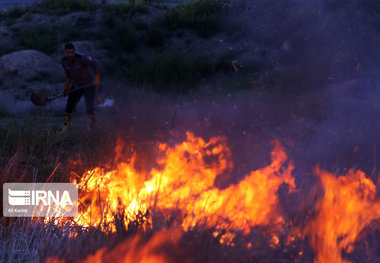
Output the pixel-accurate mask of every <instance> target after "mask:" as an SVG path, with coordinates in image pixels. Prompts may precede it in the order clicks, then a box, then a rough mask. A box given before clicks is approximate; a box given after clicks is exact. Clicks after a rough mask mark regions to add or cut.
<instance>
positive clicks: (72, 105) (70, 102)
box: [63, 90, 83, 131]
mask: <svg viewBox="0 0 380 263" xmlns="http://www.w3.org/2000/svg"><path fill="white" fill-rule="evenodd" d="M82 94H83V90H78V91H74V92H71V93H70V94H69V97H68V98H67V103H66V109H65V123H64V126H63V130H64V131H66V129H67V127H68V126H69V124H70V122H71V116H72V114H73V111H75V109H76V106H77V104H78V102H79V100H80V97H81V96H82Z"/></svg>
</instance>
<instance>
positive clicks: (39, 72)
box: [0, 50, 65, 83]
mask: <svg viewBox="0 0 380 263" xmlns="http://www.w3.org/2000/svg"><path fill="white" fill-rule="evenodd" d="M0 76H1V78H2V79H16V78H17V79H19V80H20V79H22V80H24V81H26V82H33V81H43V82H51V83H56V82H61V81H64V78H65V75H64V71H63V68H62V66H61V65H60V63H59V62H58V61H55V60H53V59H52V58H51V57H49V56H47V55H46V54H44V53H42V52H39V51H36V50H21V51H17V52H13V53H10V54H7V55H4V56H2V57H0Z"/></svg>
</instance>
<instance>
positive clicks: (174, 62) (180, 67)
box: [128, 53, 213, 91]
mask: <svg viewBox="0 0 380 263" xmlns="http://www.w3.org/2000/svg"><path fill="white" fill-rule="evenodd" d="M212 70H213V69H212V66H211V65H210V64H209V63H208V61H207V60H205V59H204V58H200V57H190V56H187V57H184V56H181V55H178V54H175V53H164V54H160V55H158V56H157V57H155V58H154V59H152V60H151V61H144V62H140V63H139V64H137V65H134V66H133V67H132V68H131V69H129V71H128V75H129V77H130V78H131V79H132V80H134V81H135V82H136V83H138V84H144V83H146V84H154V85H157V87H156V89H157V90H158V91H166V89H167V88H170V87H169V86H167V87H165V86H164V85H167V84H180V83H185V82H186V83H193V82H197V80H199V79H200V78H202V77H205V76H208V75H210V74H211V73H212Z"/></svg>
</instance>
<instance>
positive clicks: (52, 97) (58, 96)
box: [46, 85, 91, 101]
mask: <svg viewBox="0 0 380 263" xmlns="http://www.w3.org/2000/svg"><path fill="white" fill-rule="evenodd" d="M88 87H91V85H90V86H85V87H79V88H75V89H72V90H69V92H67V94H70V93H72V92H75V91H77V90H80V89H84V88H88ZM63 96H65V94H63V93H62V94H58V95H55V96H51V97H48V98H47V99H46V100H47V101H51V100H55V99H58V98H60V97H63Z"/></svg>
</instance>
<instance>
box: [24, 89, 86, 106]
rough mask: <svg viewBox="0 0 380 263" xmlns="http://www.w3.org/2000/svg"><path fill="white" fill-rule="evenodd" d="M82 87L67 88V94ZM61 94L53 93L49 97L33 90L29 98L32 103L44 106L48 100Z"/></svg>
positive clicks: (61, 95)
mask: <svg viewBox="0 0 380 263" xmlns="http://www.w3.org/2000/svg"><path fill="white" fill-rule="evenodd" d="M83 88H84V87H79V88H76V89H72V90H69V92H67V94H69V93H71V92H74V91H77V90H80V89H83ZM63 96H65V95H64V94H63V93H62V94H59V95H55V96H51V97H46V96H45V95H43V94H38V93H35V92H33V93H32V95H30V100H31V101H32V103H33V104H34V105H37V106H45V105H46V103H47V102H48V101H51V100H55V99H57V98H60V97H63Z"/></svg>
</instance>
